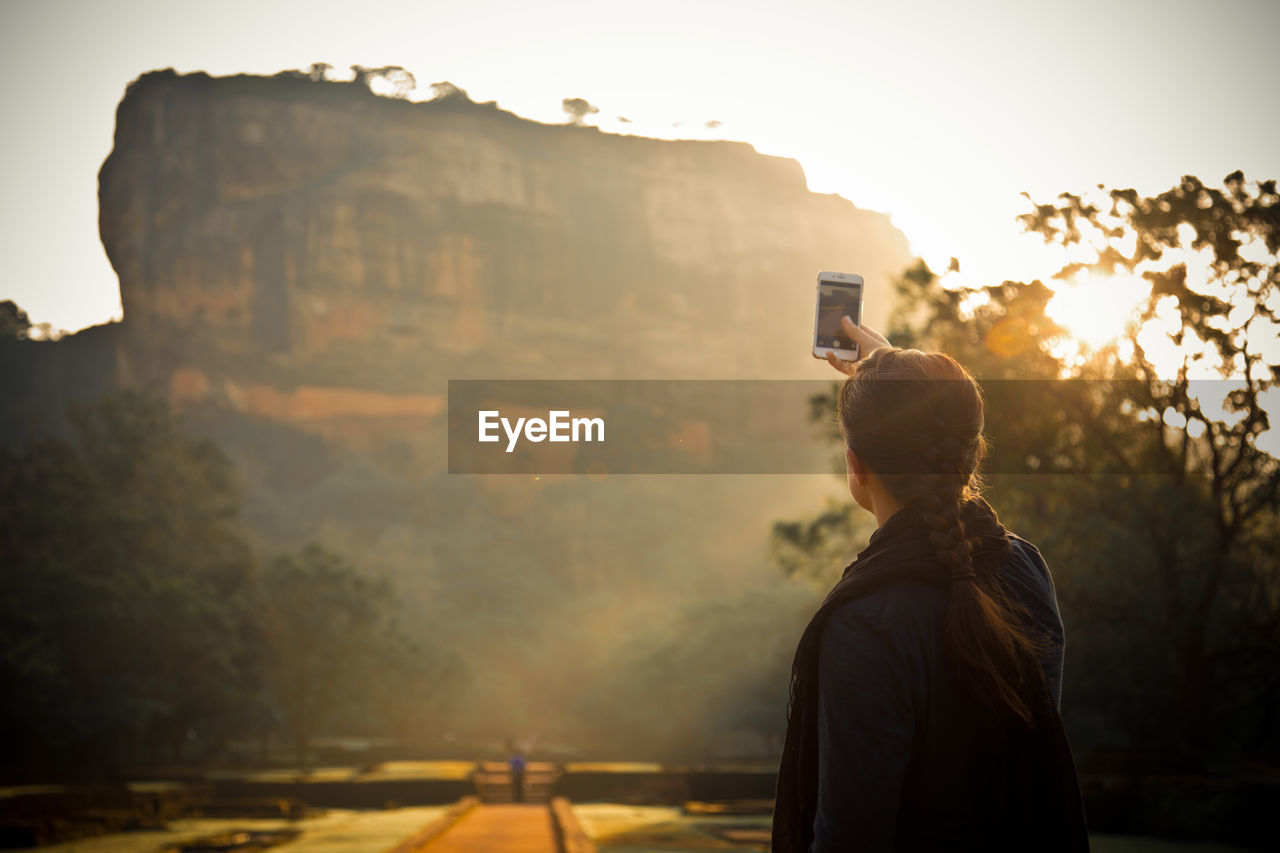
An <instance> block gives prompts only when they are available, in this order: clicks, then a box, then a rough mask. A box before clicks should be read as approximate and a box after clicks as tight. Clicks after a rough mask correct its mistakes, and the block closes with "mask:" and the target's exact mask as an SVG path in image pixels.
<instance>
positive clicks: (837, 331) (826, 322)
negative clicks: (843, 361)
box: [814, 281, 862, 350]
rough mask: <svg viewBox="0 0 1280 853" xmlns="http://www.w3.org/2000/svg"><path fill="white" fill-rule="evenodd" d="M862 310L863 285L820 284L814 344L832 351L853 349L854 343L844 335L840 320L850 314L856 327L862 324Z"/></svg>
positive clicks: (824, 282)
mask: <svg viewBox="0 0 1280 853" xmlns="http://www.w3.org/2000/svg"><path fill="white" fill-rule="evenodd" d="M861 308H862V285H861V284H835V283H833V282H830V281H823V282H819V283H818V329H817V332H816V338H815V340H814V343H815V344H816V345H818V346H820V347H830V348H832V349H848V350H851V349H853V348H854V343H853V341H852V340H850V339H849V337H848V335H846V334H845V333H844V329H843V327H841V325H840V318H841V317H843V316H844V315H845V314H848V315H849V317H850V318H851V319H852V320H853V323H854V325H858V324H859V323H860V322H861V318H860V317H859V316H858V314H859V311H860V310H861Z"/></svg>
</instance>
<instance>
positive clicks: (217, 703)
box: [0, 391, 265, 772]
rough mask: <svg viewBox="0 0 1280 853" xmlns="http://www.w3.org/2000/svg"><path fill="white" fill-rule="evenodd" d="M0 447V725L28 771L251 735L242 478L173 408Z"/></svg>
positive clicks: (127, 408)
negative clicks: (238, 480) (19, 446)
mask: <svg viewBox="0 0 1280 853" xmlns="http://www.w3.org/2000/svg"><path fill="white" fill-rule="evenodd" d="M72 423H73V426H74V430H75V432H74V438H73V440H71V441H68V442H62V441H55V440H44V441H40V442H35V443H33V444H31V445H29V446H28V447H26V448H24V449H23V450H22V451H21V452H8V453H0V494H3V498H0V561H2V565H3V573H2V574H0V583H3V594H0V609H2V610H3V613H0V681H2V682H3V684H4V688H5V689H4V691H3V700H0V701H2V702H3V704H2V706H0V726H3V728H4V730H5V731H6V732H7V733H8V735H7V736H6V738H5V742H6V743H7V744H9V745H10V747H11V748H12V749H14V750H15V751H16V752H17V753H18V754H17V755H15V756H13V759H14V760H16V761H18V762H19V763H27V764H29V765H30V764H32V763H34V764H37V765H39V766H41V767H44V768H45V770H46V772H47V771H48V770H49V768H50V767H51V766H55V765H57V764H58V763H68V762H74V763H78V764H83V765H90V766H98V767H102V766H119V764H120V763H122V762H129V761H136V760H142V759H151V760H154V759H156V758H162V759H165V760H171V759H173V758H175V757H177V756H178V755H179V753H180V751H181V750H182V748H183V746H184V745H185V744H188V743H189V741H190V738H191V736H192V735H194V736H195V738H196V742H197V743H198V744H199V745H200V746H201V747H202V748H203V749H205V750H210V749H216V748H218V747H219V746H220V745H221V744H222V743H223V742H224V740H225V739H226V738H227V737H229V736H231V735H233V734H236V733H243V732H246V731H251V730H253V729H255V728H256V727H257V726H258V725H260V723H261V715H262V713H263V712H264V708H265V706H264V705H263V704H262V703H261V702H260V701H259V696H260V692H259V686H260V681H259V679H258V677H257V671H256V668H255V661H256V660H257V659H258V657H259V656H260V655H259V651H258V650H259V646H258V640H257V635H256V632H255V630H254V627H253V619H252V609H251V606H250V598H251V585H252V577H251V558H250V554H249V550H248V547H247V546H246V544H245V542H244V540H243V539H242V538H241V535H240V531H239V527H238V518H237V517H238V513H239V495H238V490H237V487H236V485H235V483H234V480H233V477H232V469H231V466H230V464H229V463H228V462H227V460H226V459H225V458H224V457H223V456H222V455H221V453H220V452H219V451H218V449H217V448H216V447H215V446H214V445H212V444H210V443H209V442H207V441H200V440H196V439H193V438H190V437H188V436H187V435H185V434H184V432H183V431H182V429H181V428H180V426H179V424H178V422H177V419H176V418H175V417H174V416H173V414H172V413H171V412H170V411H169V409H168V407H167V405H166V404H165V403H163V402H162V401H159V400H155V399H150V398H147V397H144V396H142V395H140V394H138V393H136V392H131V391H125V392H120V393H119V394H116V395H112V396H109V397H105V398H103V399H102V400H101V401H99V402H98V403H96V404H93V405H77V406H74V407H73V408H72Z"/></svg>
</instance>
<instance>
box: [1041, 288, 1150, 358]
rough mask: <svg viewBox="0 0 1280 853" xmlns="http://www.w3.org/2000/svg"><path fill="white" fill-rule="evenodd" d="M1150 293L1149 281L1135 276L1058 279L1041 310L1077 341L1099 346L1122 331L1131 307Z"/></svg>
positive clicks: (1130, 312) (1129, 319)
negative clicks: (1047, 302) (1078, 279)
mask: <svg viewBox="0 0 1280 853" xmlns="http://www.w3.org/2000/svg"><path fill="white" fill-rule="evenodd" d="M1150 292H1151V285H1150V283H1148V282H1146V281H1144V280H1142V279H1140V278H1136V277H1124V276H1090V277H1088V278H1086V279H1084V280H1083V281H1077V282H1059V283H1058V284H1057V286H1056V287H1055V289H1054V294H1053V298H1052V299H1050V300H1049V304H1048V305H1047V306H1045V313H1046V314H1048V315H1049V319H1051V320H1053V321H1054V322H1055V323H1058V324H1059V325H1061V326H1064V327H1066V328H1067V330H1068V331H1070V333H1071V335H1072V336H1073V337H1074V338H1076V339H1077V340H1078V341H1080V342H1082V343H1084V344H1085V345H1086V346H1088V347H1089V348H1090V349H1099V348H1100V347H1103V346H1106V345H1107V344H1109V343H1111V342H1113V341H1115V340H1116V339H1117V338H1119V337H1120V336H1121V335H1123V334H1124V331H1125V327H1126V325H1127V324H1128V323H1129V322H1130V321H1131V320H1132V319H1133V315H1134V309H1135V308H1137V306H1138V303H1139V302H1141V301H1142V299H1143V298H1144V297H1145V296H1146V295H1147V294H1149V293H1150Z"/></svg>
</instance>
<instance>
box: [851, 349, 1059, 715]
mask: <svg viewBox="0 0 1280 853" xmlns="http://www.w3.org/2000/svg"><path fill="white" fill-rule="evenodd" d="M836 401H837V411H838V416H839V420H840V431H841V434H842V435H843V436H844V439H845V444H846V445H847V446H848V447H849V448H850V449H851V450H852V451H853V452H854V453H855V454H856V455H857V456H858V458H859V459H860V460H861V461H862V463H863V464H864V465H866V466H867V468H869V469H870V470H871V472H872V473H874V474H875V475H876V476H877V477H879V479H880V480H881V482H882V483H883V484H884V486H885V488H886V489H887V490H888V492H889V493H890V494H891V495H893V497H895V498H896V499H897V500H899V501H900V502H901V503H902V504H903V505H904V506H909V507H915V508H917V509H918V510H919V511H920V513H921V516H922V518H923V520H924V523H925V525H926V526H927V527H928V529H929V540H930V542H931V543H932V544H933V546H934V548H935V549H936V551H937V555H938V560H939V562H940V563H941V564H942V565H943V567H944V568H945V569H946V572H947V578H948V581H949V589H950V594H949V596H948V603H947V614H946V623H945V627H944V638H945V639H944V642H945V648H946V652H947V654H948V656H949V657H950V659H951V660H952V662H953V663H954V664H955V665H956V666H957V667H958V668H959V670H960V672H961V674H962V676H963V677H964V678H965V680H966V683H967V684H968V685H969V686H970V687H971V688H972V689H973V693H974V695H975V696H976V697H977V698H978V699H979V700H980V701H982V702H984V703H985V704H987V705H988V706H990V707H991V708H993V709H994V710H996V711H998V712H1008V713H1009V714H1012V715H1013V716H1014V717H1016V718H1017V719H1019V720H1021V721H1022V722H1023V723H1024V724H1030V721H1031V709H1030V707H1029V704H1028V702H1027V700H1026V699H1025V698H1024V691H1023V686H1024V684H1025V682H1026V678H1027V676H1028V672H1029V670H1028V667H1029V666H1031V665H1033V664H1034V662H1035V660H1036V658H1035V652H1036V643H1035V641H1034V640H1032V639H1031V637H1030V636H1029V635H1028V634H1027V632H1026V630H1025V629H1024V628H1023V627H1022V625H1021V620H1019V619H1018V618H1017V608H1016V607H1015V606H1014V605H1013V604H1012V603H1011V602H1010V601H1009V600H1008V599H1007V597H1006V596H1005V594H1004V592H1003V590H1002V588H1001V587H1000V585H999V583H998V581H997V580H996V579H995V578H993V577H982V576H979V574H978V573H977V572H976V571H975V568H974V559H973V555H974V543H975V540H974V539H972V538H970V537H969V535H968V533H967V531H966V530H965V524H964V520H963V517H962V505H963V504H964V503H965V502H967V501H970V500H972V499H974V498H977V497H978V496H979V494H980V493H981V488H982V483H981V479H980V477H979V475H978V471H977V469H978V465H979V463H980V462H981V461H982V459H983V456H984V455H985V453H986V440H985V439H984V437H983V433H982V431H983V426H984V415H983V403H982V394H981V391H980V389H979V388H978V385H977V383H976V382H974V380H973V377H972V376H971V375H969V373H968V371H966V370H965V369H964V367H962V366H961V365H960V364H959V363H958V362H957V361H956V360H955V359H953V358H951V357H950V356H948V355H944V354H943V353H925V352H921V351H920V350H914V349H911V350H902V349H897V348H894V347H880V348H878V349H876V350H874V351H873V352H872V353H870V354H869V355H868V356H867V357H866V358H865V359H863V360H862V361H860V362H858V364H857V365H855V367H854V370H853V372H852V374H851V375H850V376H849V378H848V379H847V380H845V382H844V384H843V385H841V387H840V390H839V393H838V394H837V400H836Z"/></svg>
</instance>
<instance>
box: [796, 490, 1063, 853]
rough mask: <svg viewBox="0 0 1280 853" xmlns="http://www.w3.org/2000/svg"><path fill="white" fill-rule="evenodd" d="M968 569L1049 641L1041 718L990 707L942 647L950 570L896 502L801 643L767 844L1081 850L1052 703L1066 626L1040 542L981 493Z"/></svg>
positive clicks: (1038, 697)
mask: <svg viewBox="0 0 1280 853" xmlns="http://www.w3.org/2000/svg"><path fill="white" fill-rule="evenodd" d="M966 519H967V527H968V529H969V530H970V531H971V532H977V533H980V535H982V539H981V540H980V545H979V547H978V549H977V550H976V552H975V569H976V570H977V571H978V572H979V574H980V575H983V576H984V577H987V578H991V577H994V578H995V579H996V580H997V581H998V582H999V583H1000V584H1001V585H1002V586H1003V587H1004V589H1005V590H1006V591H1007V593H1008V595H1009V597H1010V598H1011V599H1012V600H1013V601H1014V602H1016V603H1018V604H1019V605H1020V606H1021V607H1022V608H1023V609H1024V610H1025V611H1026V618H1027V620H1028V627H1029V628H1030V629H1031V630H1032V631H1033V632H1034V633H1036V634H1037V635H1039V636H1040V637H1042V638H1043V639H1044V640H1045V645H1046V648H1045V653H1044V654H1043V655H1042V659H1041V663H1042V667H1043V674H1044V676H1045V677H1044V680H1043V681H1041V682H1039V683H1038V684H1036V685H1033V686H1032V687H1031V688H1029V694H1030V698H1031V699H1032V700H1033V708H1034V710H1035V714H1036V726H1035V728H1034V729H1033V730H1032V731H1030V732H1020V731H1018V729H1017V727H1016V726H1012V725H1010V723H1008V722H1007V721H1002V720H999V719H997V718H995V717H994V716H993V715H992V713H991V712H990V711H989V710H987V709H986V708H985V706H982V705H981V704H980V703H978V702H977V701H976V700H975V699H974V698H973V697H972V696H971V695H970V694H969V693H968V692H967V691H966V689H965V687H964V685H963V684H962V683H961V682H960V681H959V679H958V677H957V676H956V675H955V673H954V671H953V669H952V668H951V667H950V666H949V665H948V663H947V661H946V660H945V658H944V656H943V653H942V625H943V617H944V615H945V611H946V604H947V596H948V586H947V584H946V572H945V569H943V568H942V566H941V564H939V563H938V561H937V559H936V557H935V556H934V555H933V553H932V548H931V546H930V545H929V543H928V535H927V531H926V530H925V529H924V526H923V521H922V519H921V518H920V517H919V515H918V513H915V512H914V511H913V510H904V511H903V512H901V513H898V514H896V515H895V516H894V517H893V518H891V519H889V520H888V521H886V523H885V524H884V525H883V526H882V527H881V528H880V529H879V530H877V531H876V533H875V534H874V535H873V536H872V539H871V542H870V543H869V544H868V546H867V548H866V549H865V550H864V551H863V552H862V553H860V554H859V555H858V559H857V560H856V561H855V562H854V563H853V564H851V565H850V566H849V567H848V568H847V569H846V571H845V575H844V577H843V578H842V580H841V582H840V583H839V584H837V585H836V587H835V589H833V590H832V593H831V594H830V595H829V596H828V598H827V600H826V602H824V604H823V606H822V607H821V608H819V610H818V613H817V614H815V617H814V619H813V621H812V622H811V624H810V627H809V628H808V629H806V632H805V635H804V637H803V638H802V639H801V643H800V646H799V647H798V649H797V653H796V663H795V667H794V669H795V671H794V673H793V686H792V691H793V695H792V702H791V707H790V708H789V714H788V730H787V747H786V749H785V754H784V758H783V766H782V768H781V770H780V773H779V780H778V798H777V804H776V809H775V824H774V847H773V850H774V851H775V853H783V851H794V853H803V852H804V851H808V852H809V853H814V851H816V852H817V853H822V851H829V850H831V851H845V850H849V851H886V853H887V851H903V850H909V851H940V850H990V851H999V850H1036V851H1041V850H1044V851H1048V850H1087V849H1088V840H1087V835H1086V833H1085V826H1084V815H1083V810H1082V808H1081V807H1080V800H1079V788H1078V786H1077V783H1076V776H1075V765H1074V762H1073V760H1072V757H1071V753H1070V748H1069V746H1068V745H1067V742H1066V738H1065V733H1064V732H1063V730H1062V725H1061V720H1060V718H1059V716H1058V713H1057V702H1058V698H1059V696H1060V690H1061V673H1062V649H1063V633H1062V623H1061V619H1060V618H1059V616H1058V609H1057V603H1056V600H1055V597H1054V592H1053V584H1052V580H1051V579H1050V577H1049V573H1048V569H1047V567H1046V566H1045V564H1044V560H1043V559H1042V558H1041V556H1040V554H1039V552H1038V551H1037V550H1036V549H1035V547H1034V546H1032V545H1031V544H1030V543H1029V542H1027V541H1026V540H1024V539H1021V538H1020V537H1017V536H1013V535H1012V534H1009V533H1008V531H1007V530H1005V529H1004V528H1003V526H1002V525H1000V524H999V521H998V519H996V517H995V513H994V512H993V511H991V510H990V507H989V506H988V505H987V504H986V502H985V501H979V502H974V503H973V504H972V505H970V506H968V507H966Z"/></svg>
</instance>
